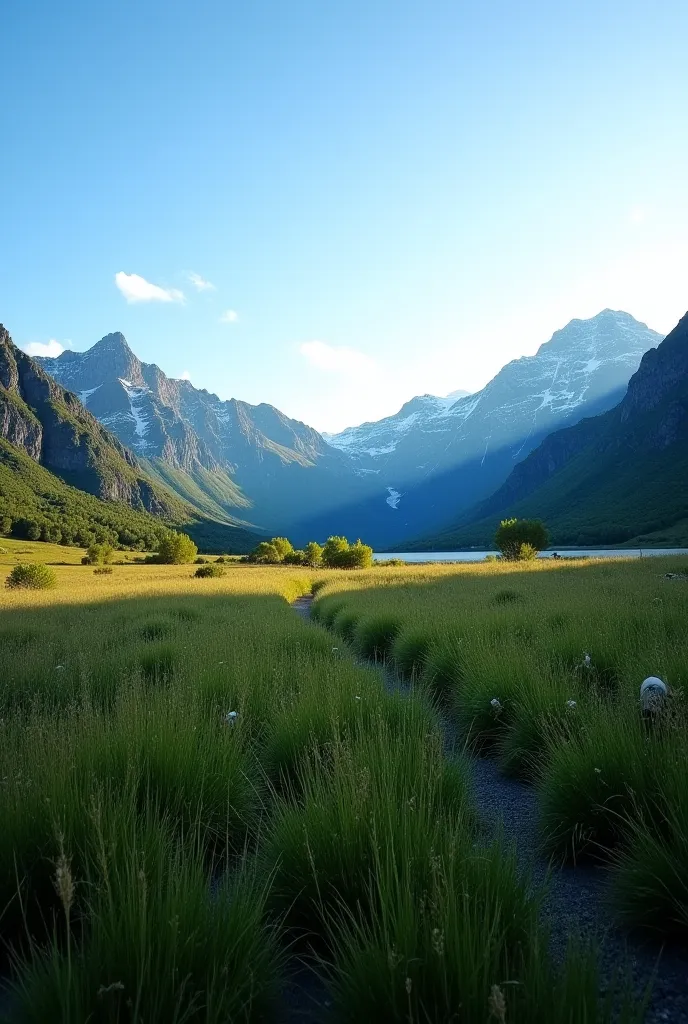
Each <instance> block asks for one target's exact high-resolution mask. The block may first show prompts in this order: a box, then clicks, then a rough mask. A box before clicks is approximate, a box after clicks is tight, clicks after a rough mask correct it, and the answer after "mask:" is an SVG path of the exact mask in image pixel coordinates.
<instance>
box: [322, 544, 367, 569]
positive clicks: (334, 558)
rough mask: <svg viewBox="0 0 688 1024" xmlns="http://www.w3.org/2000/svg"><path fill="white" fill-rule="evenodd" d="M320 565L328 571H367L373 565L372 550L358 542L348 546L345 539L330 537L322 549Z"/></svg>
mask: <svg viewBox="0 0 688 1024" xmlns="http://www.w3.org/2000/svg"><path fill="white" fill-rule="evenodd" d="M322 563H323V565H326V566H327V567H328V569H368V568H370V566H371V565H372V564H373V549H372V548H371V547H369V546H368V545H367V544H362V543H361V541H360V540H357V541H356V543H355V544H349V542H348V540H347V539H346V537H330V538H329V539H328V541H327V543H326V544H325V547H324V548H323V552H322Z"/></svg>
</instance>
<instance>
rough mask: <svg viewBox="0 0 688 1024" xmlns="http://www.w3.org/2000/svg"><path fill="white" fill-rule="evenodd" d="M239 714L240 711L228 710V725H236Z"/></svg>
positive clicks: (226, 719)
mask: <svg viewBox="0 0 688 1024" xmlns="http://www.w3.org/2000/svg"><path fill="white" fill-rule="evenodd" d="M238 714H239V712H238V711H228V712H227V714H226V715H225V722H226V723H227V725H234V723H235V721H236V719H237V716H238Z"/></svg>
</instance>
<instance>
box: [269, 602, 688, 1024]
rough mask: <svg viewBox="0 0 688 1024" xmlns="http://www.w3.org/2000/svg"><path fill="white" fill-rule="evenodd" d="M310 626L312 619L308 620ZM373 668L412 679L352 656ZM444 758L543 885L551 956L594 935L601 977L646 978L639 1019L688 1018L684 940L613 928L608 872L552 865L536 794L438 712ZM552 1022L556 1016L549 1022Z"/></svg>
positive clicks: (394, 684)
mask: <svg viewBox="0 0 688 1024" xmlns="http://www.w3.org/2000/svg"><path fill="white" fill-rule="evenodd" d="M312 604H313V596H312V595H307V596H305V597H300V598H298V599H297V600H296V601H295V602H294V603H293V605H292V607H293V608H294V611H295V612H296V613H297V614H298V615H299V616H300V617H301V618H302V619H304V620H305V621H307V622H311V621H312V620H311V607H312ZM313 625H315V624H314V623H313ZM351 657H352V659H353V660H355V661H357V662H358V663H359V664H360V665H362V666H364V667H366V668H368V669H374V670H376V671H377V672H378V674H379V675H380V678H381V680H382V682H383V684H384V686H385V687H386V688H387V689H388V690H401V691H402V692H406V693H410V692H411V686H410V684H408V683H407V682H406V681H404V680H403V679H401V678H400V677H399V676H398V675H397V674H396V673H394V672H392V671H390V670H389V669H388V668H386V667H385V666H384V665H382V664H380V663H376V662H372V661H367V660H363V659H358V658H355V657H354V655H353V654H352V655H351ZM439 723H440V727H441V729H442V735H443V739H444V750H445V754H446V756H447V757H450V758H451V757H455V756H457V754H458V753H460V754H461V755H462V756H463V757H464V758H466V759H467V761H468V764H469V766H470V770H471V776H472V782H473V792H474V797H475V803H476V807H477V809H478V813H479V814H480V816H481V818H482V821H483V823H484V825H485V826H486V827H487V829H488V831H489V832H490V833H492V834H496V833H497V832H501V834H502V835H503V836H504V838H505V839H506V841H507V843H510V844H511V845H512V847H513V849H514V850H515V852H516V857H517V860H518V863H519V866H520V867H521V869H522V870H523V872H524V874H529V875H530V877H531V878H532V880H533V883H534V884H535V885H540V884H543V883H544V884H545V887H546V895H545V898H544V901H543V908H542V909H543V916H544V923H546V924H547V926H548V927H549V930H550V935H551V950H552V954H553V956H554V957H555V958H561V957H563V956H564V954H565V952H566V948H567V944H568V940H569V937H570V936H571V935H572V934H576V935H580V936H582V937H584V938H585V937H594V938H595V939H596V940H597V942H598V943H599V948H600V958H601V964H600V967H601V972H600V973H601V975H602V978H603V981H604V980H605V979H611V978H612V977H613V975H614V974H615V973H616V971H617V970H618V969H619V968H620V967H624V966H627V967H628V969H629V970H630V972H631V976H632V979H633V986H634V990H635V992H636V994H637V997H638V999H640V998H642V995H643V992H644V991H645V989H646V988H647V986H648V984H650V983H651V982H653V977H654V982H653V983H652V994H651V998H650V1003H649V1007H648V1010H647V1014H646V1016H645V1024H688V947H686V946H684V945H681V946H678V945H671V946H669V945H667V946H664V947H662V945H661V944H660V943H659V942H657V941H653V940H652V939H648V938H645V937H641V936H637V935H634V934H631V933H629V932H628V931H625V930H622V929H620V928H619V927H618V926H617V925H616V924H615V921H614V917H613V915H612V912H611V909H610V905H609V901H608V899H607V881H608V872H607V871H606V870H605V869H604V868H603V867H597V866H595V865H593V864H590V863H584V864H579V865H576V866H575V867H573V866H569V865H564V866H561V865H558V864H554V863H551V862H550V861H548V860H547V859H546V858H545V857H544V856H543V855H542V853H541V852H540V845H539V840H538V800H537V793H536V790H535V788H534V787H533V786H529V785H527V784H526V783H524V782H521V781H520V780H518V779H512V778H507V777H505V776H503V775H501V774H500V772H499V768H498V766H497V764H496V762H495V761H494V760H492V759H490V758H488V757H477V756H474V755H471V754H470V753H468V752H467V751H466V750H465V749H464V746H463V744H462V741H461V737H460V736H459V734H458V731H457V729H456V726H455V725H454V724H453V722H452V721H451V719H450V718H449V717H448V716H447V715H442V714H440V715H439ZM323 1019H324V1017H297V1016H294V1017H290V1018H289V1020H290V1022H293V1024H296V1021H304V1022H305V1021H313V1022H315V1021H316V1020H318V1021H322V1020H323ZM553 1024H555V1022H553Z"/></svg>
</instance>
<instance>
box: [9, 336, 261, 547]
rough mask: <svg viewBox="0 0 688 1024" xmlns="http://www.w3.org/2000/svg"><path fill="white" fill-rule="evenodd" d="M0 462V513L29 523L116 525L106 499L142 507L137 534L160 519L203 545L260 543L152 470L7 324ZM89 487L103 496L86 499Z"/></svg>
mask: <svg viewBox="0 0 688 1024" xmlns="http://www.w3.org/2000/svg"><path fill="white" fill-rule="evenodd" d="M0 467H1V468H2V473H1V474H0V505H2V508H1V509H0V511H2V512H3V514H8V513H13V512H15V511H16V510H19V511H21V513H22V514H21V517H20V518H22V519H24V520H26V521H27V522H34V518H31V517H35V516H37V517H38V519H36V520H35V521H36V522H40V521H41V520H42V521H43V523H44V525H49V526H50V528H51V529H57V528H58V523H59V521H60V519H64V518H68V519H70V521H74V522H76V521H77V520H78V522H79V523H80V527H81V528H82V529H83V530H88V529H89V527H92V526H93V524H94V523H97V522H100V525H101V526H106V525H107V526H108V527H113V528H116V520H115V519H113V514H112V513H113V510H112V509H110V510H109V511H106V510H105V504H106V503H107V504H108V505H116V506H119V507H120V508H121V509H122V510H124V509H125V508H127V509H129V510H133V511H134V512H136V513H138V518H137V519H136V523H135V525H136V529H137V531H138V533H137V536H142V535H147V536H148V537H151V536H154V534H155V530H156V528H157V529H159V526H160V522H162V523H164V524H167V525H170V526H172V525H182V526H184V527H185V529H187V530H188V531H189V532H190V533H194V534H195V535H196V537H197V538H198V540H199V542H201V543H208V544H211V545H212V544H218V543H220V544H230V545H233V546H236V547H237V548H238V549H243V550H249V549H250V547H252V546H253V545H254V544H255V543H256V541H257V537H256V536H255V535H254V534H251V533H249V532H248V531H245V530H233V531H228V530H227V528H226V527H225V528H224V530H223V529H222V528H221V527H220V524H218V523H216V522H213V521H211V520H207V519H205V518H204V517H203V516H202V515H199V513H198V511H197V509H195V508H194V507H192V506H191V505H190V504H189V503H188V502H185V501H183V500H181V499H180V498H179V497H178V496H177V495H175V494H173V493H172V492H171V491H170V490H169V489H168V488H167V487H165V486H164V485H161V484H160V483H159V482H157V481H156V480H155V479H154V478H153V477H152V476H150V475H149V474H147V473H146V472H145V469H144V468H143V467H142V465H141V463H140V462H139V460H138V459H137V458H136V456H135V455H134V454H133V453H132V452H131V451H130V449H129V448H127V447H126V446H125V445H124V444H122V442H121V441H120V440H119V439H118V438H117V437H116V436H115V435H114V434H113V433H111V432H110V431H109V430H108V429H107V427H106V426H105V425H103V423H101V422H100V421H99V420H98V419H97V418H96V417H95V416H93V415H92V414H91V413H90V412H89V411H88V410H87V409H86V408H85V407H84V405H83V403H82V402H81V401H80V399H79V398H78V397H77V396H76V395H75V394H73V393H72V392H71V391H68V390H66V389H65V388H63V387H61V386H60V385H59V384H58V383H57V382H56V381H55V380H54V379H53V377H52V376H50V375H49V374H48V373H47V372H46V371H45V369H44V368H43V367H42V366H40V365H39V363H38V360H35V359H32V358H30V357H29V356H27V355H26V354H25V353H24V352H22V351H21V350H20V349H18V348H17V347H16V346H15V345H14V343H13V342H12V339H11V337H10V335H9V333H8V331H7V330H6V329H5V327H4V326H2V325H0ZM39 467H40V469H39ZM65 485H67V486H65ZM83 492H85V493H86V494H88V495H92V496H93V497H94V498H95V499H101V500H100V502H96V503H95V504H94V503H93V502H90V503H88V502H87V503H84V500H83ZM27 515H28V516H29V518H27ZM133 522H134V520H133V519H132V516H131V514H130V513H129V512H126V513H124V512H122V514H121V515H120V523H121V525H122V529H123V530H126V531H129V532H130V530H129V527H130V526H131V525H132V523H133ZM113 524H114V526H113Z"/></svg>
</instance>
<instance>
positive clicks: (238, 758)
mask: <svg viewBox="0 0 688 1024" xmlns="http://www.w3.org/2000/svg"><path fill="white" fill-rule="evenodd" d="M3 546H4V547H5V548H6V551H5V553H0V584H2V583H3V582H4V579H3V577H4V576H6V575H7V573H8V572H9V570H10V569H11V567H12V565H14V564H16V562H17V560H20V559H28V557H29V556H28V554H21V553H20V552H19V551H17V550H15V548H16V547H21V548H22V550H24V549H26V548H27V547H28V546H29V545H27V544H25V543H24V542H6V543H5V544H4V545H3ZM35 547H37V548H39V549H40V552H41V555H42V560H43V561H51V558H50V557H49V554H50V552H49V551H48V548H49V547H50V546H49V545H38V544H36V545H35ZM56 551H58V552H59V553H60V554H61V556H62V558H64V557H65V549H64V548H56ZM69 554H70V555H71V551H70V552H69ZM81 554H82V552H80V551H78V550H75V552H74V555H75V562H76V563H78V562H79V560H80V556H81ZM32 557H35V556H34V555H33V554H32ZM57 560H58V559H57V558H55V559H54V561H57ZM194 568H195V567H193V566H190V565H187V566H160V565H136V564H125V565H114V566H113V572H112V573H111V574H109V575H98V574H96V573H94V571H93V568H92V567H90V566H84V565H80V564H70V565H57V566H56V568H55V572H56V574H57V578H58V579H57V586H56V588H55V589H54V590H49V591H45V592H43V591H38V592H28V591H27V592H24V591H10V590H6V589H5V588H4V587H3V588H1V589H0V653H1V659H2V660H1V664H2V673H1V678H0V821H2V824H3V827H2V830H1V831H0V908H2V913H1V916H0V936H1V938H2V947H1V950H2V952H1V956H2V960H1V962H0V976H1V977H2V979H3V984H4V991H3V994H2V996H1V997H0V1016H2V1017H3V1019H5V1020H7V1021H12V1022H17V1024H18V1022H39V1021H40V1022H44V1021H48V1020H55V1021H57V1020H59V1021H63V1022H68V1024H81V1022H85V1021H87V1020H91V1021H92V1020H97V1021H99V1022H100V1021H102V1022H105V1024H110V1022H112V1024H114V1022H118V1024H119V1022H122V1021H131V1022H141V1024H143V1022H154V1021H174V1022H186V1021H204V1022H205V1021H208V1022H218V1024H219V1022H220V1021H223V1022H227V1021H284V1020H303V1021H305V1020H313V1021H316V1020H317V1021H330V1020H332V1021H351V1020H353V1019H360V1020H375V1021H381V1022H402V1021H403V1022H409V1024H411V1022H417V1024H421V1022H426V1024H427V1022H431V1021H438V1022H439V1021H447V1022H449V1021H462V1022H468V1024H474V1022H475V1024H486V1022H488V1021H502V1022H504V1021H507V1022H511V1021H523V1022H534V1024H540V1022H542V1024H545V1022H547V1024H550V1022H551V1021H553V1020H556V1021H557V1022H559V1021H562V1022H565V1024H600V1022H607V1021H609V1022H611V1021H612V1020H620V1021H622V1022H623V1021H626V1022H629V1024H631V1022H636V1021H640V1020H642V1007H641V1006H638V1005H637V1004H636V1005H635V1006H634V1005H632V1001H631V998H630V988H629V987H628V986H627V984H626V981H625V979H624V978H623V977H619V978H618V979H617V980H616V982H615V984H613V985H611V986H610V984H609V979H606V981H605V986H604V988H602V987H601V984H600V977H599V976H598V966H597V956H596V950H595V948H594V947H592V946H590V945H586V942H585V941H584V940H583V939H580V940H578V939H577V938H576V937H575V936H573V937H572V941H571V944H570V947H569V949H568V950H567V951H566V952H565V953H564V954H563V955H554V954H553V953H552V950H551V948H550V942H549V935H548V930H547V926H546V925H545V924H544V923H543V917H542V915H541V914H540V912H539V909H540V900H541V894H540V893H539V891H538V890H537V889H535V890H534V887H533V885H532V884H531V881H530V880H529V878H528V877H526V876H524V874H523V872H522V871H521V870H520V869H519V868H518V866H517V863H516V859H515V855H514V852H513V850H512V849H511V848H510V846H509V843H508V841H507V840H506V839H503V838H495V837H493V836H490V835H487V834H486V833H485V831H484V829H483V828H482V825H481V820H480V808H479V807H478V806H476V802H475V798H474V795H473V792H472V788H471V783H470V773H469V765H468V757H469V752H468V748H467V752H466V754H465V755H461V754H459V755H457V756H454V757H452V758H448V757H446V756H445V753H444V750H443V735H442V726H441V718H440V716H441V715H442V714H447V713H449V714H450V715H451V716H452V718H453V719H454V720H455V721H456V723H457V726H458V727H459V728H460V729H461V730H462V732H464V733H465V736H466V740H467V743H468V744H470V745H475V746H477V747H480V749H482V750H484V751H488V752H490V753H492V752H494V753H495V754H496V756H498V757H499V758H500V760H501V763H502V765H503V768H504V770H505V771H512V772H518V773H522V774H525V775H527V776H528V777H529V778H530V779H532V780H533V781H534V782H535V784H536V785H539V787H540V795H541V802H542V809H543V842H544V843H546V844H547V846H548V848H550V849H553V850H556V851H559V852H561V854H562V855H566V854H570V853H571V852H573V851H576V855H583V854H585V853H586V852H591V851H595V853H596V854H597V853H598V852H599V851H603V854H604V855H605V856H611V857H613V858H617V860H615V869H614V870H615V872H616V878H617V888H616V892H617V897H618V905H619V907H620V908H622V909H623V910H624V913H626V915H627V916H628V918H629V919H631V918H632V919H633V920H637V919H644V918H646V919H647V923H648V924H649V925H652V926H657V925H658V924H659V926H660V927H661V928H662V929H669V928H679V929H680V928H684V927H685V925H686V918H685V914H684V916H683V917H682V916H681V914H682V912H681V908H680V902H681V900H682V899H683V900H684V904H683V907H684V910H685V906H686V902H685V896H682V895H681V888H680V886H681V884H683V885H685V881H684V878H685V872H684V875H683V877H682V878H679V879H676V880H675V881H673V882H672V884H671V886H669V887H668V888H665V889H664V890H662V894H661V899H660V900H659V902H658V901H657V898H656V897H657V893H656V892H655V891H654V890H652V888H651V887H650V888H648V885H650V886H651V882H652V879H651V878H650V877H649V875H648V872H647V870H646V869H647V865H648V864H649V863H650V851H649V847H648V844H650V843H652V844H654V845H653V848H652V850H653V853H652V856H653V857H654V854H655V852H656V849H661V851H662V853H663V856H664V861H663V863H662V866H661V867H662V871H665V872H666V875H663V876H662V878H661V880H662V881H663V882H664V883H666V882H667V879H668V876H669V873H670V872H671V871H675V870H676V868H677V867H678V866H679V862H680V857H681V856H683V858H684V859H683V865H684V866H685V864H686V859H685V839H686V836H688V829H683V826H684V825H685V821H684V820H683V819H681V818H680V815H681V814H682V813H685V807H686V802H685V796H683V795H682V791H681V790H680V776H679V769H680V764H679V761H678V758H679V757H680V754H681V752H683V753H684V754H685V729H684V725H685V722H684V711H683V701H682V695H681V685H682V681H683V675H685V673H686V669H687V667H688V659H687V658H686V648H685V640H684V637H683V634H682V632H681V625H682V623H685V621H686V620H685V612H686V604H687V600H688V585H687V584H686V583H685V581H683V580H672V581H669V580H665V579H664V578H663V577H662V575H661V574H662V573H663V572H665V571H667V569H668V567H667V566H664V565H663V564H662V563H661V562H660V560H657V559H653V560H652V562H651V563H650V562H649V560H648V564H645V563H632V564H631V563H623V564H621V565H609V564H607V563H604V564H600V565H592V566H591V565H581V566H577V565H573V564H566V565H560V566H556V567H552V568H551V569H548V568H544V567H541V566H540V564H539V563H538V564H537V565H536V566H534V567H530V566H528V567H527V568H525V569H524V568H522V567H518V568H514V567H510V566H502V565H498V566H495V565H480V566H460V567H457V566H432V567H418V566H409V567H404V568H402V569H399V568H396V567H389V568H375V569H372V570H370V571H369V572H350V573H347V572H343V571H339V572H337V571H317V570H309V569H305V568H299V567H275V568H272V567H261V566H251V565H234V566H229V567H226V572H225V575H224V576H222V577H220V578H217V579H196V578H194V576H193V573H194ZM671 568H672V569H675V568H676V560H674V561H673V563H672V566H671ZM312 591H314V592H315V595H316V600H315V602H314V606H313V610H314V615H315V618H316V619H317V622H314V623H308V622H305V621H303V620H302V619H300V618H299V617H297V615H296V614H295V612H294V611H293V609H292V608H291V607H290V602H293V601H294V600H295V599H296V598H298V597H300V596H302V595H306V594H310V593H311V592H312ZM333 631H334V633H333ZM334 634H336V639H335V638H334ZM647 645H649V647H648V646H647ZM646 647H647V649H645V648H646ZM584 652H589V653H590V655H591V662H592V665H593V667H594V668H593V669H591V670H590V671H591V673H592V674H591V675H590V677H588V676H584V675H582V674H581V670H579V668H577V665H578V663H579V662H580V661H581V659H582V657H583V653H584ZM352 653H355V654H356V655H358V660H357V659H356V658H353V657H351V654H352ZM364 658H372V659H376V658H377V659H378V660H380V659H384V660H385V661H386V662H387V664H388V665H389V666H391V667H392V668H393V669H394V670H395V671H397V672H399V673H400V674H401V675H403V676H405V677H407V678H408V679H409V680H410V681H411V683H412V684H413V685H412V686H411V690H410V693H402V692H392V691H389V690H387V689H386V688H385V686H384V685H383V680H382V676H381V674H380V672H379V671H377V670H376V669H375V667H374V666H368V665H366V664H365V663H364V662H363V659H364ZM651 672H652V673H657V674H660V675H662V674H665V676H666V678H668V679H669V680H670V681H671V683H672V687H673V689H674V695H673V697H672V712H671V715H670V717H668V719H667V722H666V723H662V724H661V725H660V726H659V728H658V731H657V732H656V733H655V734H653V735H652V736H651V737H650V738H649V739H648V738H647V736H646V735H645V733H644V732H643V731H642V729H641V727H640V725H639V722H638V713H637V707H636V704H635V703H634V701H635V690H636V689H637V685H639V682H640V680H641V679H642V678H643V677H644V675H646V674H650V673H651ZM682 673H683V675H682ZM494 698H497V699H498V700H499V703H500V707H501V710H500V711H496V710H495V707H494V705H492V704H491V700H492V699H494ZM571 699H575V700H576V702H577V703H576V707H575V708H570V707H567V706H566V701H567V700H571ZM485 704H486V705H487V708H486V707H485V706H484V705H485ZM626 705H628V707H626ZM545 765H547V766H548V770H547V772H546V773H545V772H543V767H544V766H545ZM595 769H599V775H598V774H596V772H595ZM674 769H675V777H674V776H672V770H674ZM591 783H594V784H595V785H597V786H598V787H604V798H603V797H601V796H598V798H597V802H595V794H599V793H601V792H603V790H602V789H600V788H598V789H597V790H594V789H592V788H591ZM660 786H661V787H663V788H661V789H657V787H660ZM672 786H674V787H675V789H672V788H671V787H672ZM615 787H616V788H615ZM650 791H652V792H653V793H654V795H655V796H657V794H658V793H659V794H661V799H657V800H656V801H655V802H653V801H650V800H648V799H647V797H648V794H649V793H650ZM617 795H618V797H619V799H618V800H617V801H616V803H615V804H614V806H613V807H609V806H608V803H609V801H608V799H607V796H614V797H616V796H617ZM674 799H676V801H677V803H676V804H675V805H674V804H673V803H671V806H669V803H670V802H671V801H673V800H674ZM681 799H682V800H683V803H682V804H681ZM681 808H683V810H681ZM586 815H587V817H586ZM579 819H580V820H579ZM682 829H683V831H682ZM682 843H683V844H684V845H683V846H681V844H682ZM652 864H653V870H654V869H655V867H656V865H655V863H654V860H653V861H652ZM643 868H645V876H644V877H643V878H642V879H641V883H642V884H641V885H640V886H638V885H637V884H636V882H637V873H638V872H639V871H642V870H643ZM636 890H639V891H640V892H642V893H644V894H645V900H644V903H642V901H640V902H641V903H642V906H641V905H639V901H638V900H637V899H636V898H635V896H634V895H633V894H634V893H635V892H636ZM683 892H684V893H685V889H684V890H683ZM662 900H663V901H664V902H663V903H662ZM658 906H659V908H660V910H659V914H658V910H657V907H658ZM304 965H305V967H304ZM304 970H305V971H306V976H307V979H308V980H307V981H305V982H304V980H303V979H304Z"/></svg>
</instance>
